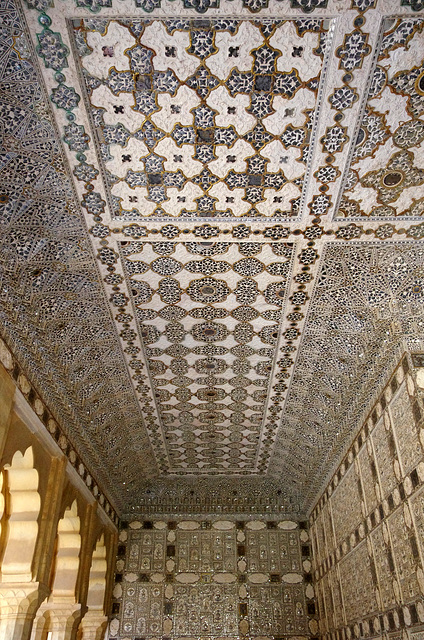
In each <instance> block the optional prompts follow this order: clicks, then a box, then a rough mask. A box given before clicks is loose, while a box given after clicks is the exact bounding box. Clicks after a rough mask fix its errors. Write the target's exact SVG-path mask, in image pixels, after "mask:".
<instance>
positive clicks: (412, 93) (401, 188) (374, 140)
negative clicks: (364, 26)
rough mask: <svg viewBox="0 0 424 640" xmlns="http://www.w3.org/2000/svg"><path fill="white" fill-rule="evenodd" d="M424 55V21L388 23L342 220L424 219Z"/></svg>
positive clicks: (347, 184) (411, 19) (359, 130)
mask: <svg viewBox="0 0 424 640" xmlns="http://www.w3.org/2000/svg"><path fill="white" fill-rule="evenodd" d="M423 52H424V21H423V19H422V17H418V16H414V17H410V16H408V17H403V18H386V19H385V20H384V22H383V28H382V33H381V38H380V46H379V53H378V56H377V62H376V67H375V70H374V72H373V75H372V77H371V82H370V83H369V87H368V96H367V101H366V105H365V109H364V113H363V116H362V120H361V121H360V122H358V125H359V126H358V127H357V133H356V145H355V146H354V148H353V150H352V156H351V163H350V169H349V171H346V176H345V190H344V193H343V197H342V199H341V202H340V207H339V209H338V212H337V217H345V218H356V217H360V216H372V217H385V218H387V217H393V216H414V217H418V216H422V215H423V212H424V165H423V160H422V157H423V146H422V143H423V140H424V121H423V120H422V115H423V114H424V66H423V65H424V57H423V55H424V54H423ZM348 99H349V94H348V92H347V93H346V96H345V100H348ZM389 101H390V110H389V109H387V105H388V103H389Z"/></svg>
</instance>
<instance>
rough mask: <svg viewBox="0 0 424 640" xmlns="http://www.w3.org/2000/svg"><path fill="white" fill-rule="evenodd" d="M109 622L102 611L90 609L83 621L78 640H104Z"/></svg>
mask: <svg viewBox="0 0 424 640" xmlns="http://www.w3.org/2000/svg"><path fill="white" fill-rule="evenodd" d="M107 622H108V619H107V616H105V615H103V610H102V609H99V610H98V611H96V610H95V609H89V610H88V611H87V613H86V614H85V616H84V617H83V619H82V620H81V624H80V627H79V629H78V635H77V640H104V637H105V633H106V627H107Z"/></svg>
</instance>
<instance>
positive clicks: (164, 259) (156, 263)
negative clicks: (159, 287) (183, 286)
mask: <svg viewBox="0 0 424 640" xmlns="http://www.w3.org/2000/svg"><path fill="white" fill-rule="evenodd" d="M150 267H151V269H152V270H153V271H155V272H156V273H158V274H159V275H161V276H173V275H175V274H176V273H179V272H180V271H181V270H182V268H183V266H182V264H181V262H178V260H174V258H170V257H169V256H161V257H160V258H156V260H153V262H152V263H151V265H150Z"/></svg>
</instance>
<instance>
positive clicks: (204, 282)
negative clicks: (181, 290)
mask: <svg viewBox="0 0 424 640" xmlns="http://www.w3.org/2000/svg"><path fill="white" fill-rule="evenodd" d="M187 293H188V295H189V296H190V298H191V299H192V300H195V301H196V302H206V303H208V302H223V301H224V300H225V299H226V298H227V297H228V295H229V294H230V288H229V287H228V285H227V284H226V282H224V281H223V280H217V279H215V278H208V277H207V278H201V279H200V280H192V282H191V283H190V285H189V286H188V288H187Z"/></svg>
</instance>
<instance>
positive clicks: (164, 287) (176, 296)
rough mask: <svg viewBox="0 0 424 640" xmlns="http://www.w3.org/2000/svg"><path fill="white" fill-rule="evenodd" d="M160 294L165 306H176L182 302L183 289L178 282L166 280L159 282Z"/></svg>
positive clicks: (172, 279)
mask: <svg viewBox="0 0 424 640" xmlns="http://www.w3.org/2000/svg"><path fill="white" fill-rule="evenodd" d="M158 294H159V296H160V299H161V300H162V302H165V304H176V303H177V302H179V301H180V300H181V294H182V291H181V288H180V284H179V282H178V280H175V279H174V278H164V279H163V280H161V281H160V282H159V287H158Z"/></svg>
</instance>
